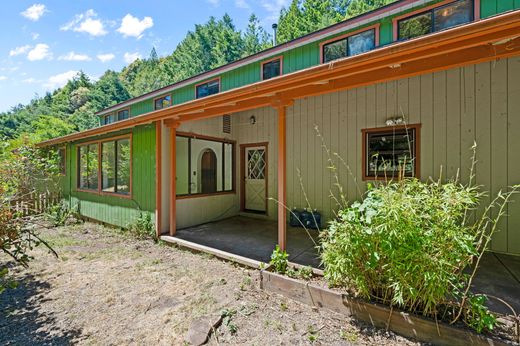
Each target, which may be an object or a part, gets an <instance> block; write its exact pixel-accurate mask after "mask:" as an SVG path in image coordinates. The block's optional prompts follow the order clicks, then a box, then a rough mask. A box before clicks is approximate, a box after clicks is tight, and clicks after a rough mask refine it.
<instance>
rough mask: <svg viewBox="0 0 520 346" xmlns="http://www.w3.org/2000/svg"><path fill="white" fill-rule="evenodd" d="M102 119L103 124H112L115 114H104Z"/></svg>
mask: <svg viewBox="0 0 520 346" xmlns="http://www.w3.org/2000/svg"><path fill="white" fill-rule="evenodd" d="M104 120H105V121H104V124H105V125H108V124H112V123H113V122H114V121H115V115H114V114H110V115H107V116H105V119H104Z"/></svg>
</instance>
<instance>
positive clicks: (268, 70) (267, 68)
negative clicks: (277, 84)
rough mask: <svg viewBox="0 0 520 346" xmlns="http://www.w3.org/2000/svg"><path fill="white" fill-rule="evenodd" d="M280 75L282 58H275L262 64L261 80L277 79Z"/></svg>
mask: <svg viewBox="0 0 520 346" xmlns="http://www.w3.org/2000/svg"><path fill="white" fill-rule="evenodd" d="M281 74H282V58H276V59H273V60H271V61H268V62H265V63H263V64H262V80H266V79H271V78H273V77H278V76H280V75H281Z"/></svg>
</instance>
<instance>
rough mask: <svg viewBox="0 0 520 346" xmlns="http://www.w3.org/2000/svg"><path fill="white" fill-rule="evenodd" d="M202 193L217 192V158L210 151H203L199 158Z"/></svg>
mask: <svg viewBox="0 0 520 346" xmlns="http://www.w3.org/2000/svg"><path fill="white" fill-rule="evenodd" d="M200 166H201V177H200V178H201V187H202V191H201V192H202V193H214V192H217V156H216V155H215V152H214V151H213V150H211V149H207V150H206V151H204V153H203V154H202V157H201V164H200Z"/></svg>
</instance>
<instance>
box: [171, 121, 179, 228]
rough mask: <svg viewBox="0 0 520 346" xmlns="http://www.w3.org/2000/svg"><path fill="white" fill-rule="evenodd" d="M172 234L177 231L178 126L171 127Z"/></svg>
mask: <svg viewBox="0 0 520 346" xmlns="http://www.w3.org/2000/svg"><path fill="white" fill-rule="evenodd" d="M170 158H171V159H170V235H171V236H172V237H173V236H175V234H176V233H177V128H175V127H170Z"/></svg>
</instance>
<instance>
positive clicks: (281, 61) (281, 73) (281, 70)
mask: <svg viewBox="0 0 520 346" xmlns="http://www.w3.org/2000/svg"><path fill="white" fill-rule="evenodd" d="M276 60H280V76H283V55H278V56H275V57H274V58H271V59H269V60H266V61H262V63H261V64H260V80H264V65H265V64H268V63H270V62H272V61H276ZM280 76H276V77H280ZM276 77H272V78H269V79H273V78H276Z"/></svg>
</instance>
